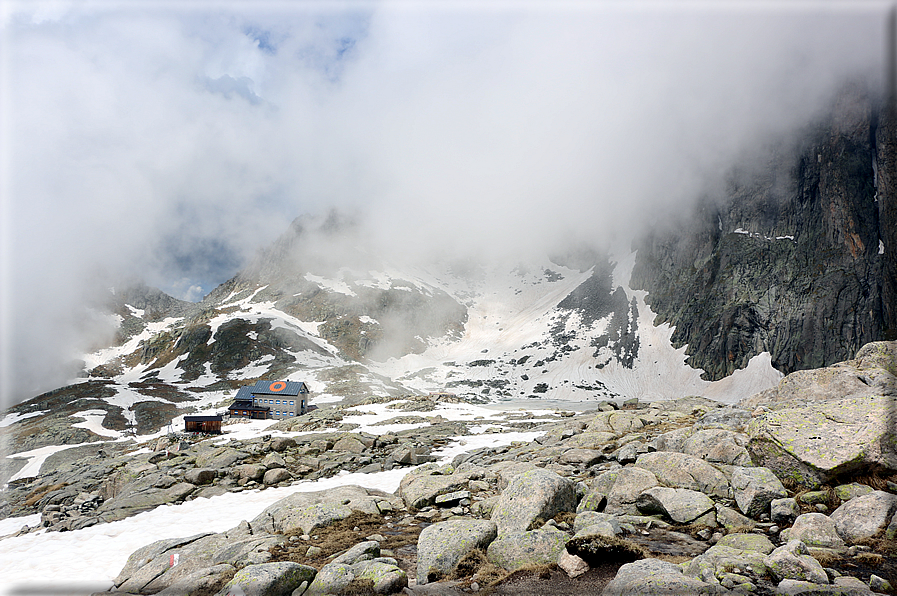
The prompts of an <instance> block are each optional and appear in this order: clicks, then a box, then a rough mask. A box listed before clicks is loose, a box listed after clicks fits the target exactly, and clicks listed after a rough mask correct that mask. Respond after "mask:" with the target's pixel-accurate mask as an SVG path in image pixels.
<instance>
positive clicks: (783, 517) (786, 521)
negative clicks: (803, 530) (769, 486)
mask: <svg viewBox="0 0 897 596" xmlns="http://www.w3.org/2000/svg"><path fill="white" fill-rule="evenodd" d="M799 515H800V506H799V505H798V504H797V499H792V498H791V497H785V498H784V499H773V500H772V501H770V502H769V520H770V521H771V522H772V523H774V524H779V525H780V526H787V525H790V524H793V523H794V520H795V519H797V516H799Z"/></svg>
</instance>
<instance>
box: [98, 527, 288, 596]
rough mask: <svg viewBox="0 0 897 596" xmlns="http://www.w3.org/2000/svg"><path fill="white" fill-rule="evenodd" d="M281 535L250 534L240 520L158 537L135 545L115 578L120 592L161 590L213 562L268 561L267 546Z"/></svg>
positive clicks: (279, 540)
mask: <svg viewBox="0 0 897 596" xmlns="http://www.w3.org/2000/svg"><path fill="white" fill-rule="evenodd" d="M285 540H286V538H285V537H284V536H273V535H270V534H265V533H261V534H253V532H252V530H251V528H250V526H249V524H248V523H247V522H245V521H244V522H242V523H240V524H239V525H237V526H236V527H234V528H231V529H230V530H228V531H227V532H222V533H220V534H205V535H199V536H196V537H193V538H191V539H185V540H183V541H164V540H163V541H159V542H156V543H153V544H151V545H148V546H146V547H143V548H141V549H138V550H137V551H135V552H134V553H133V554H132V555H131V556H130V557H129V558H128V563H127V564H126V565H125V567H124V568H123V569H122V571H121V573H119V575H118V577H117V578H116V580H115V583H116V586H117V589H118V590H119V591H121V592H134V593H150V594H154V593H156V592H160V591H162V590H165V589H167V588H170V587H171V586H174V585H178V584H180V583H181V582H188V581H191V580H192V579H194V578H196V577H197V576H198V575H201V573H202V570H204V569H209V568H212V567H214V566H216V565H223V564H226V565H231V566H233V567H235V568H236V567H243V566H245V565H255V564H260V563H267V562H268V561H269V560H270V559H271V553H270V552H269V549H270V548H271V547H273V546H276V545H278V544H282V543H283V542H284V541H285Z"/></svg>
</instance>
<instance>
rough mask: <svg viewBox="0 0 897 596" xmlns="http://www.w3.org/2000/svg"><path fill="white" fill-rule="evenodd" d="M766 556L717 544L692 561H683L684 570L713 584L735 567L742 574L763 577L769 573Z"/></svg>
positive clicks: (690, 575)
mask: <svg viewBox="0 0 897 596" xmlns="http://www.w3.org/2000/svg"><path fill="white" fill-rule="evenodd" d="M752 546H754V545H752ZM765 558H766V555H764V554H763V553H762V552H760V551H756V550H744V549H740V548H734V547H731V546H726V545H724V544H715V545H713V546H711V547H710V548H708V549H707V550H706V551H704V552H703V553H701V554H700V555H698V556H697V557H695V558H693V559H692V560H691V561H688V562H686V563H683V564H682V570H683V572H684V573H685V575H687V576H689V577H693V578H695V579H699V580H701V581H704V582H707V583H711V584H719V576H720V574H721V573H725V572H730V571H732V570H735V569H737V570H738V573H740V574H744V575H746V576H749V577H754V578H761V577H764V576H765V575H766V573H767V569H766V563H765V562H764V561H765Z"/></svg>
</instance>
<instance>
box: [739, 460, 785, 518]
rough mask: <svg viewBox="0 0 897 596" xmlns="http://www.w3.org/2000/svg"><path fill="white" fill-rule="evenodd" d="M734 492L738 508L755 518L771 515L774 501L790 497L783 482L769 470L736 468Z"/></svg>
mask: <svg viewBox="0 0 897 596" xmlns="http://www.w3.org/2000/svg"><path fill="white" fill-rule="evenodd" d="M732 490H733V491H734V492H735V503H736V504H737V505H738V508H739V509H741V512H742V513H744V514H745V515H747V516H748V517H753V518H757V517H759V516H760V515H762V514H764V513H769V504H770V503H771V502H772V501H773V499H783V498H785V497H787V496H788V493H787V491H786V490H785V487H784V486H782V483H781V481H779V479H778V478H776V475H775V474H773V473H772V471H771V470H769V469H768V468H744V467H740V466H736V467H734V468H733V469H732Z"/></svg>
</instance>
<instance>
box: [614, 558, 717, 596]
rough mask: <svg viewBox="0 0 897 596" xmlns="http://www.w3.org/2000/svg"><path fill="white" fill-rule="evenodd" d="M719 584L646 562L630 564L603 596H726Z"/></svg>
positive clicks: (665, 564) (664, 563) (673, 566)
mask: <svg viewBox="0 0 897 596" xmlns="http://www.w3.org/2000/svg"><path fill="white" fill-rule="evenodd" d="M726 592H727V590H725V589H724V588H722V587H721V586H720V585H719V584H711V583H707V582H703V581H701V580H699V579H696V578H694V577H689V576H687V575H684V574H683V573H682V568H681V567H679V565H676V564H675V563H670V562H668V561H661V560H660V559H642V560H640V561H634V562H632V563H627V564H625V565H623V566H622V567H620V569H619V570H617V575H616V576H615V577H614V579H612V580H611V581H610V583H608V584H607V586H605V588H604V591H603V592H601V596H632V595H638V596H670V595H671V594H689V595H698V594H724V593H726Z"/></svg>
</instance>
